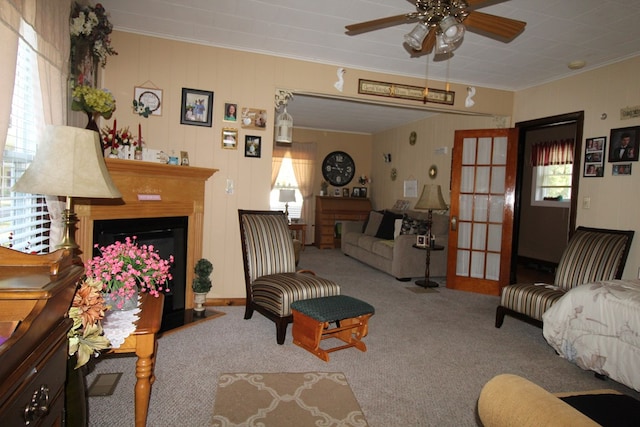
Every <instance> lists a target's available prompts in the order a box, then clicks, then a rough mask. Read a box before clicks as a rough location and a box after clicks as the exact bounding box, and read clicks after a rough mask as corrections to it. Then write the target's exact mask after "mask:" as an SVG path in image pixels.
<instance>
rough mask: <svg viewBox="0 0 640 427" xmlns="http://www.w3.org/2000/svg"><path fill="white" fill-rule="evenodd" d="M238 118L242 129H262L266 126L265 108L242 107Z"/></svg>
mask: <svg viewBox="0 0 640 427" xmlns="http://www.w3.org/2000/svg"><path fill="white" fill-rule="evenodd" d="M240 118H241V126H242V128H243V129H260V130H264V129H265V128H266V127H267V110H261V109H259V108H243V109H242V114H241V115H240Z"/></svg>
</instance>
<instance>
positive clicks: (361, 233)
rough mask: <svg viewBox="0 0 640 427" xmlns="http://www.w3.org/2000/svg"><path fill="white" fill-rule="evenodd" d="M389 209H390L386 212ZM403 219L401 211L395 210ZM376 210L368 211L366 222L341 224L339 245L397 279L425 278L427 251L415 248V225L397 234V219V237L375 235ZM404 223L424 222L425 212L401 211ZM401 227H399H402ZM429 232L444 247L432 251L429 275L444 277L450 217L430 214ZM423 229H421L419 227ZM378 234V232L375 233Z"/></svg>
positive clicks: (347, 253) (349, 253)
mask: <svg viewBox="0 0 640 427" xmlns="http://www.w3.org/2000/svg"><path fill="white" fill-rule="evenodd" d="M387 212H391V211H387ZM394 213H395V214H396V215H399V216H400V219H402V216H403V214H401V213H398V212H394ZM374 216H376V218H377V217H379V213H377V215H376V214H373V213H372V214H370V217H369V221H368V222H367V223H366V224H365V223H364V221H345V222H343V223H342V236H341V237H342V240H341V248H342V252H343V253H344V254H345V255H348V256H350V257H353V258H355V259H357V260H359V261H361V262H363V263H365V264H368V265H370V266H371V267H374V268H377V269H378V270H381V271H384V272H385V273H387V274H390V275H392V276H393V277H395V278H396V279H398V280H403V281H404V280H410V279H411V278H420V277H424V273H425V262H426V252H425V250H424V249H417V248H414V247H413V245H415V244H416V238H417V234H415V232H416V229H415V227H414V228H413V229H411V230H405V231H407V232H410V233H411V234H398V229H397V226H398V222H396V223H395V227H394V228H395V233H394V234H396V236H395V237H394V236H391V239H389V238H383V237H376V234H377V233H376V232H378V231H380V230H379V229H378V230H376V227H375V218H374ZM404 218H405V219H404V220H403V222H402V224H403V225H405V226H406V225H407V224H408V223H411V224H413V225H414V226H415V223H416V222H417V221H422V222H426V219H427V212H422V211H420V212H419V211H406V212H404ZM401 228H402V227H401ZM432 230H433V231H432V234H434V235H435V243H436V245H439V246H443V247H444V249H443V250H432V251H431V262H430V268H429V272H430V274H429V276H430V277H445V276H446V275H447V240H448V238H449V217H448V216H447V215H441V214H438V213H433V225H432ZM421 231H423V230H421ZM378 235H379V234H378Z"/></svg>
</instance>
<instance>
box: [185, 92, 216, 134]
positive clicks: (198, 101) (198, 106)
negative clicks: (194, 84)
mask: <svg viewBox="0 0 640 427" xmlns="http://www.w3.org/2000/svg"><path fill="white" fill-rule="evenodd" d="M212 117H213V92H209V91H206V90H198V89H187V88H182V104H181V107H180V124H182V125H193V126H208V127H211V125H212V124H213V121H212Z"/></svg>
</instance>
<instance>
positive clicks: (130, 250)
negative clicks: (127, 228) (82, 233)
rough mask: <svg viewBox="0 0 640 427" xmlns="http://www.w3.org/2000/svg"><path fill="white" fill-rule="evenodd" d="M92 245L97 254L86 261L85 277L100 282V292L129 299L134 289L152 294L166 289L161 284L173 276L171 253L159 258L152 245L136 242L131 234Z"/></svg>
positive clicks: (163, 284)
mask: <svg viewBox="0 0 640 427" xmlns="http://www.w3.org/2000/svg"><path fill="white" fill-rule="evenodd" d="M95 247H96V248H98V249H99V250H100V255H98V256H96V257H94V258H93V259H91V260H89V261H87V262H86V263H85V270H86V275H87V277H90V278H93V279H95V280H98V281H101V282H102V283H103V288H102V290H103V292H109V293H117V294H118V295H120V296H122V297H124V298H125V299H130V298H132V297H133V296H134V295H135V294H136V293H137V291H138V290H139V291H141V292H148V293H149V294H151V295H153V296H154V297H157V296H159V295H160V292H169V291H170V290H169V288H168V287H166V286H165V284H167V282H168V281H169V280H171V279H172V278H173V277H172V276H171V273H169V270H170V268H171V264H172V263H173V255H171V256H170V257H169V259H168V260H165V259H162V258H160V255H159V254H158V252H157V251H156V250H155V248H154V246H153V245H138V243H137V242H136V237H135V236H134V237H133V238H130V237H127V238H126V239H125V242H124V243H122V242H119V241H118V242H115V243H113V244H111V245H109V246H103V247H99V246H98V245H95ZM119 304H124V301H122V302H121V303H119ZM118 308H121V307H118Z"/></svg>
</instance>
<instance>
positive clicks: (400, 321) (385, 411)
mask: <svg viewBox="0 0 640 427" xmlns="http://www.w3.org/2000/svg"><path fill="white" fill-rule="evenodd" d="M299 268H304V269H311V270H314V271H315V272H316V273H317V274H318V275H321V276H324V277H327V278H329V279H332V280H335V281H336V282H338V283H339V284H340V286H341V287H342V293H343V294H345V295H350V296H353V297H356V298H359V299H362V300H364V301H366V302H368V303H369V304H371V305H373V306H374V307H375V310H376V312H375V315H374V316H373V317H371V319H370V321H369V334H368V335H367V337H365V338H364V341H365V343H366V345H367V351H366V352H364V353H363V352H361V351H359V350H357V349H355V348H349V349H346V350H341V351H337V352H334V353H332V354H331V360H330V362H328V363H327V362H324V361H322V360H320V359H318V358H317V357H315V356H314V355H312V354H310V353H309V352H307V351H306V350H303V349H302V348H300V347H298V346H296V345H294V344H293V343H292V339H291V327H289V330H288V333H287V338H286V341H285V344H284V345H281V346H280V345H277V344H276V330H275V325H274V323H273V322H271V321H269V320H267V319H266V318H264V317H263V316H261V315H259V314H257V313H256V314H254V316H253V318H252V319H250V320H244V319H243V315H244V307H215V308H216V309H217V310H219V311H223V312H225V313H226V315H224V316H221V317H219V318H216V319H212V320H207V321H204V322H201V323H197V324H195V325H194V326H192V327H188V328H184V329H181V330H179V331H177V332H175V333H171V334H167V335H165V336H163V337H161V338H160V340H159V341H158V358H157V364H156V382H155V383H154V385H153V391H152V395H151V403H150V407H149V421H148V425H149V426H154V427H173V426H209V425H211V422H212V417H213V408H214V401H215V398H216V394H217V390H218V378H219V377H220V375H221V374H223V373H233V372H261V373H281V372H290V373H304V372H341V373H344V375H345V377H346V379H347V381H348V382H349V385H350V387H351V390H352V391H353V394H354V395H355V398H356V400H357V401H358V403H359V405H360V407H361V408H362V411H363V412H364V415H365V417H366V419H367V422H368V423H369V425H370V426H372V427H388V426H412V427H418V426H438V427H441V426H456V427H459V426H475V425H477V423H476V413H475V411H476V401H477V398H478V394H479V393H480V389H481V388H482V386H483V385H484V384H485V383H486V382H487V381H488V380H489V379H491V378H492V377H493V376H495V375H497V374H500V373H513V374H517V375H521V376H524V377H526V378H528V379H530V380H532V381H534V382H535V383H537V384H539V385H540V386H541V387H543V388H545V389H547V390H549V391H552V392H559V391H573V390H589V389H597V388H613V389H616V390H619V391H622V392H624V393H627V394H629V395H632V396H634V397H636V398H638V397H640V393H637V392H634V391H633V390H630V389H628V388H627V387H625V386H623V385H621V384H618V383H616V382H614V381H610V380H608V381H601V380H598V379H596V378H595V377H594V375H593V373H591V372H587V371H583V370H582V369H580V368H578V367H577V366H575V365H573V364H571V363H569V362H567V361H566V360H564V359H561V358H560V357H558V356H557V355H556V354H555V352H554V351H553V349H552V348H551V346H549V345H548V344H547V342H546V341H545V340H544V337H543V336H542V330H541V329H540V328H537V327H535V326H532V325H530V324H528V323H525V322H522V321H519V320H516V319H513V318H511V317H507V318H506V319H505V322H504V325H503V326H502V328H500V329H496V328H495V327H494V319H495V309H496V306H497V304H498V297H494V296H487V295H479V294H475V293H470V292H462V291H454V290H451V289H448V288H446V287H443V286H441V287H439V288H435V290H437V293H436V292H430V293H415V292H413V291H412V290H409V289H407V288H412V286H413V283H412V282H399V281H397V280H395V279H394V278H393V277H391V276H389V275H387V274H384V273H381V272H379V271H377V270H374V269H372V268H370V267H368V266H366V265H364V264H362V263H360V262H358V261H356V260H354V259H352V258H349V257H346V256H344V255H343V254H342V253H341V252H340V250H328V249H326V250H318V249H316V248H313V247H309V248H306V250H305V251H304V252H302V255H301V260H300V265H299ZM441 283H442V282H441ZM213 286H214V291H215V286H216V284H215V283H214V285H213ZM103 372H104V373H108V372H123V375H122V377H121V379H120V382H119V384H118V387H117V388H116V390H115V391H114V393H113V395H111V396H105V397H92V398H90V399H89V423H90V426H92V427H120V426H121V427H130V426H132V425H133V407H134V405H133V387H134V384H135V358H131V357H128V358H112V359H107V358H102V359H100V361H99V362H98V363H97V365H96V368H95V371H94V373H93V374H92V376H93V375H95V374H97V373H103ZM88 381H89V384H91V378H89V379H88Z"/></svg>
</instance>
